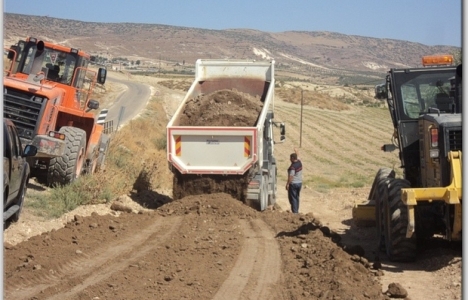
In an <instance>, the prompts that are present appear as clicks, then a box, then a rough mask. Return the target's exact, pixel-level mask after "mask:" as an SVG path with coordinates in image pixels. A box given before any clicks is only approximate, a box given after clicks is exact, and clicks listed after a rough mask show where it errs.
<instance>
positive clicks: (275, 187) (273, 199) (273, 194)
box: [268, 165, 278, 205]
mask: <svg viewBox="0 0 468 300" xmlns="http://www.w3.org/2000/svg"><path fill="white" fill-rule="evenodd" d="M276 176H277V168H276V165H273V170H272V172H271V176H270V184H269V189H271V194H270V191H268V193H269V194H268V205H274V204H275V203H276V192H277V190H278V185H277V177H276Z"/></svg>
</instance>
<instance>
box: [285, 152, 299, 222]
mask: <svg viewBox="0 0 468 300" xmlns="http://www.w3.org/2000/svg"><path fill="white" fill-rule="evenodd" d="M289 160H290V161H291V165H290V166H289V168H288V180H287V183H286V190H287V191H288V199H289V203H290V204H291V211H292V213H294V214H297V213H298V212H299V199H300V194H301V188H302V162H301V160H300V159H299V158H298V151H297V149H296V148H294V153H291V155H290V156H289Z"/></svg>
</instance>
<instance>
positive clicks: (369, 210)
mask: <svg viewBox="0 0 468 300" xmlns="http://www.w3.org/2000/svg"><path fill="white" fill-rule="evenodd" d="M353 221H354V224H355V225H356V226H357V227H372V226H375V225H376V223H375V202H374V200H366V201H363V202H360V203H356V204H354V207H353Z"/></svg>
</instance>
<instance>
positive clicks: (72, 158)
mask: <svg viewBox="0 0 468 300" xmlns="http://www.w3.org/2000/svg"><path fill="white" fill-rule="evenodd" d="M60 133H64V134H65V153H64V154H63V156H59V157H55V158H52V159H51V160H50V164H49V169H48V173H47V183H48V184H49V185H50V186H53V185H57V184H61V185H63V184H69V183H71V182H73V181H75V180H76V179H77V178H78V177H79V176H80V175H81V172H82V170H83V166H84V162H85V156H86V153H85V152H86V132H85V131H84V130H82V129H80V128H76V127H68V126H64V127H62V128H60Z"/></svg>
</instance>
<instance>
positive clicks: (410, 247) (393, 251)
mask: <svg viewBox="0 0 468 300" xmlns="http://www.w3.org/2000/svg"><path fill="white" fill-rule="evenodd" d="M409 187H410V183H409V181H407V180H405V179H395V178H393V179H390V180H389V181H388V185H386V188H385V189H384V191H385V193H384V195H383V199H381V200H382V201H381V204H383V207H382V214H383V220H382V221H383V234H384V237H385V250H386V253H387V256H388V258H389V259H390V260H391V261H399V262H410V261H414V260H415V259H416V244H417V240H416V234H413V236H412V237H411V238H407V237H406V229H407V226H408V207H407V206H406V205H405V204H404V203H403V201H402V200H401V189H404V188H409Z"/></svg>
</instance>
